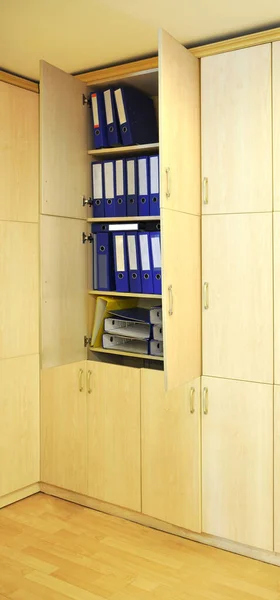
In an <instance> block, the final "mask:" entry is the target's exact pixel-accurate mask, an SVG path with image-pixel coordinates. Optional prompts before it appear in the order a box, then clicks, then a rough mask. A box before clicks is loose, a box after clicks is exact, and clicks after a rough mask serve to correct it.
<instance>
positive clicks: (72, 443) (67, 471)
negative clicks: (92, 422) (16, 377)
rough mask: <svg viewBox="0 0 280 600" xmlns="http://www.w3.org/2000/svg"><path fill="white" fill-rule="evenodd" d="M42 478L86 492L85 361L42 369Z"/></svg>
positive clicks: (44, 480)
mask: <svg viewBox="0 0 280 600" xmlns="http://www.w3.org/2000/svg"><path fill="white" fill-rule="evenodd" d="M80 371H82V372H80ZM80 384H82V385H81V387H82V388H83V389H82V390H81V391H80ZM41 480H42V481H43V482H46V483H51V484H53V485H58V486H60V487H65V488H67V489H71V490H73V491H76V492H81V493H84V494H85V493H87V404H86V361H82V362H79V363H72V364H70V365H64V366H62V367H56V368H54V369H45V370H43V371H42V372H41Z"/></svg>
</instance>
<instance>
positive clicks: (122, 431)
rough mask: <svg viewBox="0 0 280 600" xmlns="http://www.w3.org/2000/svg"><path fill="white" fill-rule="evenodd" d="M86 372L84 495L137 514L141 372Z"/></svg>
mask: <svg viewBox="0 0 280 600" xmlns="http://www.w3.org/2000/svg"><path fill="white" fill-rule="evenodd" d="M88 370H91V371H92V378H91V380H92V393H91V394H88V398H87V402H88V419H87V421H88V448H89V450H88V452H89V454H88V493H89V495H90V496H93V497H95V498H99V499H101V500H104V501H105V502H110V503H112V504H118V505H120V506H125V507H127V508H131V509H133V510H137V511H140V510H141V497H140V477H141V475H140V370H139V369H132V368H129V367H124V366H117V365H109V364H103V363H101V362H100V363H98V362H90V361H88Z"/></svg>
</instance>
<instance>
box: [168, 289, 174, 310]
mask: <svg viewBox="0 0 280 600" xmlns="http://www.w3.org/2000/svg"><path fill="white" fill-rule="evenodd" d="M168 297H169V310H168V314H169V315H170V316H171V315H173V290H172V285H169V286H168Z"/></svg>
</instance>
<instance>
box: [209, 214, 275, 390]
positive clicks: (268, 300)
mask: <svg viewBox="0 0 280 600" xmlns="http://www.w3.org/2000/svg"><path fill="white" fill-rule="evenodd" d="M202 221H203V223H202V237H203V244H202V248H203V250H202V280H203V288H204V290H203V291H204V294H203V296H204V297H203V305H204V309H203V374H204V375H211V376H215V377H224V378H231V379H244V380H247V381H256V382H260V383H272V382H273V292H272V280H273V272H272V215H271V213H270V214H246V215H245V214H243V215H217V216H215V215H214V216H204V217H203V219H202Z"/></svg>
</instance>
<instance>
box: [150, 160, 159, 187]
mask: <svg viewBox="0 0 280 600" xmlns="http://www.w3.org/2000/svg"><path fill="white" fill-rule="evenodd" d="M150 181H151V194H158V156H151V157H150Z"/></svg>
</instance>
